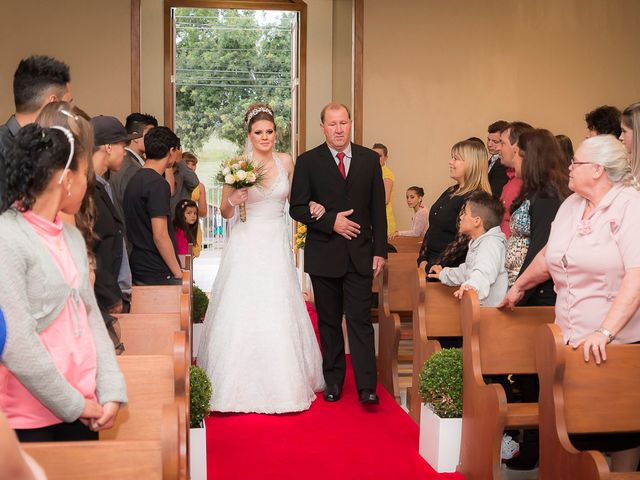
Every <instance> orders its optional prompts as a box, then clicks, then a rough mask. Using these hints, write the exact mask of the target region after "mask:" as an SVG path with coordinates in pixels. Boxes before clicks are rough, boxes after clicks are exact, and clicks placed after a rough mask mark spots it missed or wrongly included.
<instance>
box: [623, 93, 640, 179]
mask: <svg viewBox="0 0 640 480" xmlns="http://www.w3.org/2000/svg"><path fill="white" fill-rule="evenodd" d="M620 126H621V127H622V133H621V134H620V140H622V143H624V146H625V147H626V148H627V152H629V163H630V164H631V170H632V172H633V174H634V175H635V176H636V177H637V178H640V102H637V103H632V104H631V105H629V106H628V107H627V108H625V109H624V111H623V112H622V121H621V122H620Z"/></svg>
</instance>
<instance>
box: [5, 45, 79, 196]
mask: <svg viewBox="0 0 640 480" xmlns="http://www.w3.org/2000/svg"><path fill="white" fill-rule="evenodd" d="M70 82H71V77H70V75H69V65H67V64H65V63H63V62H61V61H60V60H56V59H55V58H51V57H47V56H45V55H32V56H31V57H29V58H25V59H23V60H21V61H20V63H19V64H18V68H17V69H16V71H15V73H14V75H13V98H14V102H15V108H16V111H15V113H14V114H13V115H11V116H10V117H9V119H8V120H7V122H6V123H5V124H4V125H0V194H2V191H3V189H4V182H5V174H4V157H5V155H6V153H7V152H8V151H9V148H10V147H11V145H12V144H13V139H14V138H15V136H16V135H17V133H18V131H19V130H20V128H22V127H23V126H25V125H27V124H29V123H33V122H35V121H36V118H37V117H38V115H39V114H40V111H41V110H42V108H43V107H44V106H45V105H46V104H48V103H50V102H55V101H65V102H71V101H73V96H72V95H71V89H70Z"/></svg>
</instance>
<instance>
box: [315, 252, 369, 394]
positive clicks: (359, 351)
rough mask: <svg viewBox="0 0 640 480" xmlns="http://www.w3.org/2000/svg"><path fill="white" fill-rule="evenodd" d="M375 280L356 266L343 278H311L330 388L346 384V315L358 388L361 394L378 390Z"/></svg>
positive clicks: (325, 370)
mask: <svg viewBox="0 0 640 480" xmlns="http://www.w3.org/2000/svg"><path fill="white" fill-rule="evenodd" d="M372 280H373V279H372V277H371V276H364V275H361V274H359V273H358V272H357V271H356V270H355V268H354V267H353V265H349V269H348V271H347V273H346V274H345V276H344V277H340V278H329V277H320V276H316V275H311V283H312V284H313V295H314V297H315V303H316V311H317V312H318V329H319V330H320V344H321V345H322V353H323V356H322V370H323V373H324V379H325V382H326V383H327V384H328V385H331V384H337V385H342V384H343V383H344V377H345V373H346V360H345V354H344V337H343V335H342V313H343V312H344V313H345V314H346V317H347V334H348V338H349V350H350V353H351V361H352V364H353V372H354V374H355V379H356V387H357V388H358V390H362V389H365V388H366V389H371V390H375V388H376V382H377V373H376V352H375V340H374V334H373V326H372V325H371V285H372Z"/></svg>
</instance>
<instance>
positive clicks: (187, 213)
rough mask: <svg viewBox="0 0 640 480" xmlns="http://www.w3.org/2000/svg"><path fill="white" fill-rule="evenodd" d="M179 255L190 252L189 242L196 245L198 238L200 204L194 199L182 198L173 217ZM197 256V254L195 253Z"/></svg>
mask: <svg viewBox="0 0 640 480" xmlns="http://www.w3.org/2000/svg"><path fill="white" fill-rule="evenodd" d="M173 228H174V230H175V234H176V246H177V249H178V255H186V254H187V253H189V244H192V245H194V246H195V245H196V243H197V238H198V229H199V228H200V224H199V223H198V204H197V203H196V202H194V201H193V200H181V201H180V202H179V203H178V205H176V214H175V215H174V218H173ZM195 256H197V255H195Z"/></svg>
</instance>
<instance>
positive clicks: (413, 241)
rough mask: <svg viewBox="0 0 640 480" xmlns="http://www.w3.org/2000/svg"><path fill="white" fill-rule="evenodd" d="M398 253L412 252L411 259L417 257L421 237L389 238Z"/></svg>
mask: <svg viewBox="0 0 640 480" xmlns="http://www.w3.org/2000/svg"><path fill="white" fill-rule="evenodd" d="M389 243H390V244H391V245H393V246H394V247H395V248H396V250H397V251H398V253H414V254H415V257H414V259H413V261H414V262H415V261H416V260H417V259H418V254H419V253H420V247H421V246H422V237H395V238H392V239H390V240H389Z"/></svg>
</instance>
